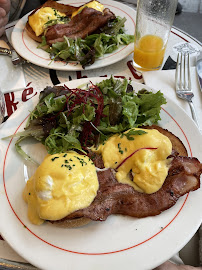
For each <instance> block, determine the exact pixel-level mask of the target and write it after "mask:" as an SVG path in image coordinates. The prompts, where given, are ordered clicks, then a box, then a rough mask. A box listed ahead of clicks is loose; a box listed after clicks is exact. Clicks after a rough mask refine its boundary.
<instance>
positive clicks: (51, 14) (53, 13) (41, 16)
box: [28, 7, 66, 36]
mask: <svg viewBox="0 0 202 270" xmlns="http://www.w3.org/2000/svg"><path fill="white" fill-rule="evenodd" d="M65 16H66V14H65V13H61V12H59V11H57V10H56V9H53V8H50V7H44V8H43V7H42V8H40V9H38V10H37V11H36V12H35V13H34V14H33V15H31V16H29V18H28V21H29V25H30V26H31V28H32V29H33V31H34V32H35V34H36V36H40V35H41V34H43V32H44V24H45V23H47V22H48V21H50V20H56V19H58V17H65ZM59 23H63V22H59Z"/></svg>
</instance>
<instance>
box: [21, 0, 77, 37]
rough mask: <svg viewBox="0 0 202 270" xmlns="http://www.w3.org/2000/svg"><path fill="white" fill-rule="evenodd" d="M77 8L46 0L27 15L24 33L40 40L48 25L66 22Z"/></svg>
mask: <svg viewBox="0 0 202 270" xmlns="http://www.w3.org/2000/svg"><path fill="white" fill-rule="evenodd" d="M78 8H79V7H74V6H70V5H64V4H60V3H58V2H56V1H53V0H48V1H47V2H45V3H44V4H43V5H42V6H40V7H39V8H36V9H35V10H34V11H33V12H32V13H31V14H30V15H29V16H28V21H27V23H26V25H25V30H26V33H27V34H28V36H29V37H31V38H32V39H34V40H35V41H37V42H41V41H42V36H43V34H44V31H45V30H46V29H47V27H48V26H50V25H53V24H64V23H66V22H68V21H69V20H70V18H71V15H72V13H73V12H76V11H77V10H78Z"/></svg>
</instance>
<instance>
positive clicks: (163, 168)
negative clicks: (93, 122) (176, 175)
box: [95, 128, 172, 194]
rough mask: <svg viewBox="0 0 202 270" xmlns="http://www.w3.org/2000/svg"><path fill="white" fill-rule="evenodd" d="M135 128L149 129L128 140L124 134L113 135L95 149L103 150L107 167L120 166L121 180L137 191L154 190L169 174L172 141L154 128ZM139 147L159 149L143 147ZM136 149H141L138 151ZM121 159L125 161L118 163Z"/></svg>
mask: <svg viewBox="0 0 202 270" xmlns="http://www.w3.org/2000/svg"><path fill="white" fill-rule="evenodd" d="M134 130H143V131H145V132H146V133H145V134H143V135H130V138H131V137H132V138H133V140H131V139H130V140H129V139H128V137H127V136H125V135H122V136H120V135H118V134H117V135H114V136H112V137H110V138H109V139H108V140H107V141H106V142H105V144H104V145H100V146H99V148H98V149H97V150H95V151H97V152H98V153H101V154H102V158H103V161H104V166H105V167H106V168H113V169H116V168H117V172H116V179H117V181H118V182H120V183H123V184H129V185H131V186H132V187H133V188H134V189H135V190H137V191H140V192H145V193H148V194H151V193H154V192H156V191H158V190H159V189H160V188H161V186H162V185H163V183H164V180H165V178H166V176H167V175H168V169H169V163H170V159H167V157H168V156H169V155H170V154H171V152H172V144H171V142H170V140H169V139H168V137H166V136H164V135H163V134H161V133H160V132H159V131H157V130H155V129H139V128H136V129H134ZM127 132H128V131H127ZM127 132H125V134H127ZM140 148H156V149H141V150H140ZM138 149H139V150H138ZM136 150H138V151H137V152H135V151H136ZM134 152H135V153H134ZM133 153H134V154H133ZM131 154H133V155H131ZM130 155H131V157H130V158H128V159H127V157H129V156H130ZM124 160H125V162H123V161H124ZM121 162H123V164H122V165H121V166H120V167H118V165H119V164H121Z"/></svg>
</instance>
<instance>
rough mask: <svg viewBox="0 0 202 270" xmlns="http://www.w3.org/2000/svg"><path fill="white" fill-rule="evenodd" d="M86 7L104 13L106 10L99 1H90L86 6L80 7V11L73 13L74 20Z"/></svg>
mask: <svg viewBox="0 0 202 270" xmlns="http://www.w3.org/2000/svg"><path fill="white" fill-rule="evenodd" d="M85 7H88V8H93V9H95V10H97V11H100V12H103V10H104V6H103V5H102V4H101V3H99V2H98V1H90V2H88V3H86V4H85V5H83V6H81V7H79V9H78V10H77V11H75V12H73V13H72V18H73V17H74V16H76V15H77V14H78V13H79V12H81V11H82V10H83V9H84V8H85Z"/></svg>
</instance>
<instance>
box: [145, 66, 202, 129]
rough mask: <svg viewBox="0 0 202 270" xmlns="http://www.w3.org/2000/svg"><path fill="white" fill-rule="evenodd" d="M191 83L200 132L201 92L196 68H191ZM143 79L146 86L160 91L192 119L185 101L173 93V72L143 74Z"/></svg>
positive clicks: (160, 71) (201, 114) (201, 126)
mask: <svg viewBox="0 0 202 270" xmlns="http://www.w3.org/2000/svg"><path fill="white" fill-rule="evenodd" d="M190 71H191V82H192V90H193V93H194V97H193V99H192V101H193V104H194V107H195V110H196V114H197V119H198V123H199V129H200V131H202V121H201V119H202V91H201V89H200V86H199V83H198V78H197V73H196V68H195V67H191V70H190ZM143 79H144V82H145V84H146V85H147V86H149V87H151V88H153V89H155V90H161V92H162V93H163V94H165V95H166V96H168V97H169V98H170V99H171V100H172V101H173V102H175V103H177V105H178V106H179V107H181V108H182V109H184V110H185V111H186V113H187V114H188V115H189V116H190V117H191V118H192V116H191V110H190V107H189V104H188V102H187V101H185V100H182V99H179V98H178V97H177V96H176V93H175V70H159V71H148V72H143Z"/></svg>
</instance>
